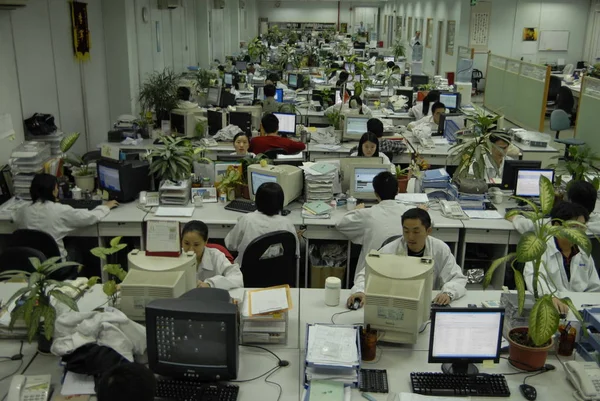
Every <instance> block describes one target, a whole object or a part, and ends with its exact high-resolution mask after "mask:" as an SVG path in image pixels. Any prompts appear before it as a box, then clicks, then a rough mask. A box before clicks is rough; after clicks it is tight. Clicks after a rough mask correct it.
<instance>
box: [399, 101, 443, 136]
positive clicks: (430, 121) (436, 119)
mask: <svg viewBox="0 0 600 401" xmlns="http://www.w3.org/2000/svg"><path fill="white" fill-rule="evenodd" d="M445 111H446V106H445V105H444V103H440V102H435V103H434V104H433V106H431V114H429V115H426V116H425V117H423V118H421V119H420V120H418V121H413V122H411V123H409V124H408V127H407V129H408V130H409V131H413V132H414V131H416V130H417V129H418V128H419V127H423V126H424V127H429V129H430V130H431V134H432V135H435V133H437V132H438V127H439V124H440V117H441V116H442V114H444V112H445Z"/></svg>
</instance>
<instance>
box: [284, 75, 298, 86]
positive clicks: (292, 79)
mask: <svg viewBox="0 0 600 401" xmlns="http://www.w3.org/2000/svg"><path fill="white" fill-rule="evenodd" d="M287 86H288V88H291V89H298V74H288V82H287Z"/></svg>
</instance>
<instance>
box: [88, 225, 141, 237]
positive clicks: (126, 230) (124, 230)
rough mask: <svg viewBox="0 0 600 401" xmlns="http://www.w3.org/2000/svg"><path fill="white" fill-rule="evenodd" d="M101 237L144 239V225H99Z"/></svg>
mask: <svg viewBox="0 0 600 401" xmlns="http://www.w3.org/2000/svg"><path fill="white" fill-rule="evenodd" d="M98 234H99V235H100V237H119V236H121V237H142V235H143V232H142V223H102V222H101V223H99V224H98Z"/></svg>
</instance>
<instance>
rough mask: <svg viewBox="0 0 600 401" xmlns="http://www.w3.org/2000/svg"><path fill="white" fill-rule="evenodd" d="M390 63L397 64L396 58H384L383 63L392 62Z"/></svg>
mask: <svg viewBox="0 0 600 401" xmlns="http://www.w3.org/2000/svg"><path fill="white" fill-rule="evenodd" d="M390 61H392V62H394V63H395V62H396V59H395V58H394V56H383V62H384V63H387V62H390Z"/></svg>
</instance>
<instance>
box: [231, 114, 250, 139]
mask: <svg viewBox="0 0 600 401" xmlns="http://www.w3.org/2000/svg"><path fill="white" fill-rule="evenodd" d="M229 124H233V125H236V126H238V127H239V128H240V129H241V130H242V131H244V133H245V134H247V135H252V114H250V113H243V112H237V111H230V112H229Z"/></svg>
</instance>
